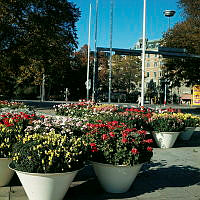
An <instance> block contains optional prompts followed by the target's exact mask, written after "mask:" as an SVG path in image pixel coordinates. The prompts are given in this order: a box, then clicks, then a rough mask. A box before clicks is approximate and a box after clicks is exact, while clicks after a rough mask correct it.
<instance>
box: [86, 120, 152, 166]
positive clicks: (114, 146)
mask: <svg viewBox="0 0 200 200" xmlns="http://www.w3.org/2000/svg"><path fill="white" fill-rule="evenodd" d="M87 126H88V132H87V133H86V136H85V138H86V146H87V152H88V153H89V159H90V160H93V161H98V162H101V163H106V164H113V165H128V166H133V165H134V164H138V163H144V162H146V161H149V160H150V158H151V157H152V155H153V153H152V147H151V146H150V144H151V143H152V140H151V139H148V140H146V139H145V135H146V131H145V130H137V129H136V128H129V127H128V126H127V125H126V124H124V123H121V122H118V121H107V122H104V123H102V121H99V122H97V123H88V124H87Z"/></svg>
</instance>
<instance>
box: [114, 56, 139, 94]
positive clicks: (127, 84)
mask: <svg viewBox="0 0 200 200" xmlns="http://www.w3.org/2000/svg"><path fill="white" fill-rule="evenodd" d="M140 71H141V60H140V59H139V58H138V57H135V56H119V55H114V56H113V75H112V77H113V80H112V87H113V89H115V90H117V91H126V92H127V93H128V94H130V93H132V91H134V90H135V88H136V86H137V84H138V82H139V81H140V80H141V73H140Z"/></svg>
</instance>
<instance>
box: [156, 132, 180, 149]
mask: <svg viewBox="0 0 200 200" xmlns="http://www.w3.org/2000/svg"><path fill="white" fill-rule="evenodd" d="M179 134H180V132H154V133H153V137H154V139H155V141H156V143H157V145H158V147H160V148H162V149H167V148H171V147H173V145H174V143H175V142H176V139H177V138H178V136H179Z"/></svg>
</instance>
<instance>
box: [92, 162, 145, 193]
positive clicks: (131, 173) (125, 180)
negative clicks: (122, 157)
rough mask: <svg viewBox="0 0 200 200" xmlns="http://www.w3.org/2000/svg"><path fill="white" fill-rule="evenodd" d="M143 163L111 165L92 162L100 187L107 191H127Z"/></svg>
mask: <svg viewBox="0 0 200 200" xmlns="http://www.w3.org/2000/svg"><path fill="white" fill-rule="evenodd" d="M142 165H143V164H137V165H134V166H123V165H119V166H118V165H117V166H115V165H111V164H103V163H98V162H92V166H93V168H94V171H95V174H96V176H97V179H98V181H99V182H100V185H101V186H102V188H103V189H104V190H105V191H106V192H109V193H124V192H127V191H128V190H129V189H130V187H131V185H132V183H133V182H134V180H135V178H136V176H137V174H138V173H139V171H140V169H141V167H142Z"/></svg>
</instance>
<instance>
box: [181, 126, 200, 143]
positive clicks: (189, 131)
mask: <svg viewBox="0 0 200 200" xmlns="http://www.w3.org/2000/svg"><path fill="white" fill-rule="evenodd" d="M195 128H196V127H185V130H184V131H182V132H181V134H180V135H179V139H180V140H184V141H187V140H190V138H191V137H192V135H193V132H194V130H195Z"/></svg>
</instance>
